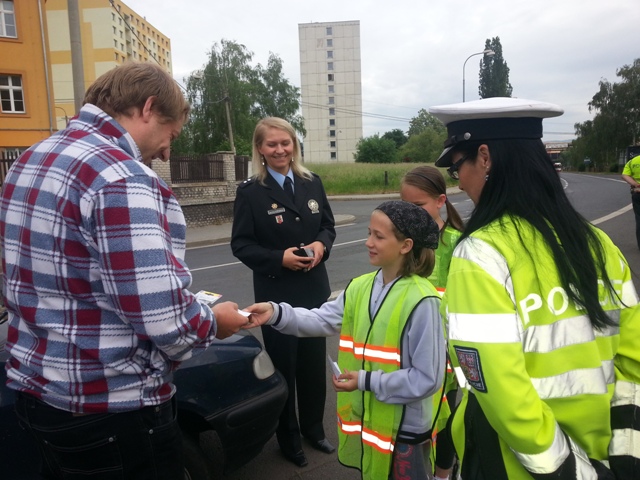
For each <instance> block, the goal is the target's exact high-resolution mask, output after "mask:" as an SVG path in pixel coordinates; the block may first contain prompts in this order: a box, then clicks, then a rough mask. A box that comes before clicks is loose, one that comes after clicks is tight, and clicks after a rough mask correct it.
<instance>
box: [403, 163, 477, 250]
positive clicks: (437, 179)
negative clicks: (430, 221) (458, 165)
mask: <svg viewBox="0 0 640 480" xmlns="http://www.w3.org/2000/svg"><path fill="white" fill-rule="evenodd" d="M400 184H401V185H411V186H412V187H416V188H418V189H420V190H422V191H423V192H425V193H426V194H427V195H429V196H430V197H432V198H437V197H439V196H440V195H444V196H445V197H446V200H445V207H446V209H447V219H446V220H445V222H444V227H443V228H442V229H441V230H440V238H441V239H442V237H443V235H444V230H445V228H447V226H448V225H451V226H452V227H453V228H455V229H456V230H458V231H459V232H461V231H462V230H463V229H464V224H463V223H462V219H461V218H460V214H459V213H458V211H457V210H456V208H455V207H454V206H453V205H452V204H451V202H450V201H449V198H448V197H447V183H446V182H445V180H444V177H443V176H442V173H440V170H438V169H437V168H435V167H431V166H422V167H416V168H414V169H413V170H411V171H409V172H407V173H405V175H404V177H402V180H401V182H400Z"/></svg>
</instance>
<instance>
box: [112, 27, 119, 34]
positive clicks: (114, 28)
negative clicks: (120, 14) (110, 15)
mask: <svg viewBox="0 0 640 480" xmlns="http://www.w3.org/2000/svg"><path fill="white" fill-rule="evenodd" d="M116 33H118V29H117V28H116V27H113V34H114V35H115V34H116Z"/></svg>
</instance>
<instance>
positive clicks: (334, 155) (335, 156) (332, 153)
mask: <svg viewBox="0 0 640 480" xmlns="http://www.w3.org/2000/svg"><path fill="white" fill-rule="evenodd" d="M336 158H338V154H337V153H336V152H331V160H335V159H336Z"/></svg>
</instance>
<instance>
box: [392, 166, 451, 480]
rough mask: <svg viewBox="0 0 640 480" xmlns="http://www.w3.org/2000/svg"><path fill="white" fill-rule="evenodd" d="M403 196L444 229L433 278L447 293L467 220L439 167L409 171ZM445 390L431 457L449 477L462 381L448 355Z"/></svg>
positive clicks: (437, 473) (439, 479) (437, 474)
mask: <svg viewBox="0 0 640 480" xmlns="http://www.w3.org/2000/svg"><path fill="white" fill-rule="evenodd" d="M400 198H402V200H404V201H405V202H410V203H413V204H414V205H417V206H419V207H421V208H424V209H425V210H426V211H427V212H429V215H431V218H433V219H434V220H435V222H436V223H437V224H438V228H439V229H440V240H439V242H438V249H437V250H436V264H435V266H434V267H433V272H432V273H431V275H429V280H430V281H431V283H433V285H434V286H435V287H436V290H438V292H440V293H444V291H445V287H446V286H447V277H448V275H449V265H450V264H451V256H452V255H453V249H454V248H455V246H456V244H457V243H458V239H459V238H460V235H462V229H463V223H462V219H461V218H460V215H459V214H458V211H457V210H456V208H455V207H454V206H453V205H452V204H451V202H450V201H449V199H448V198H447V183H446V182H445V180H444V176H443V175H442V173H440V170H438V169H437V168H435V167H432V166H430V165H423V166H420V167H416V168H414V169H413V170H411V171H409V172H407V173H406V174H405V175H404V177H403V178H402V181H401V182H400ZM443 207H445V208H446V212H447V218H446V219H443V218H442V217H441V216H440V211H441V210H442V208H443ZM442 388H443V390H444V392H443V393H442V394H441V395H438V396H437V398H436V402H437V403H438V404H437V405H436V406H435V408H436V409H437V411H438V413H437V419H436V423H435V426H434V429H433V430H434V431H433V435H434V438H435V439H436V441H435V443H434V451H432V454H431V459H432V460H433V461H434V462H433V463H434V464H435V465H434V480H444V479H447V478H449V475H451V473H452V471H453V464H454V460H455V451H454V448H453V444H452V442H451V434H450V432H449V429H448V428H447V422H448V420H449V417H450V416H451V412H452V411H453V410H454V408H455V405H456V397H457V392H458V382H457V381H456V377H455V375H454V373H453V369H452V368H451V364H450V362H449V359H448V358H447V373H446V375H445V381H444V385H443V386H442Z"/></svg>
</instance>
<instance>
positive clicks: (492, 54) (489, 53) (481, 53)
mask: <svg viewBox="0 0 640 480" xmlns="http://www.w3.org/2000/svg"><path fill="white" fill-rule="evenodd" d="M495 54H496V52H494V51H493V50H491V49H489V48H487V49H486V50H483V51H482V52H478V53H472V54H471V55H469V56H468V57H467V60H469V59H470V58H471V57H475V56H476V55H486V56H487V57H493V56H494V55H495ZM467 60H465V61H464V63H463V64H462V101H463V102H464V67H466V66H467Z"/></svg>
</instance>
